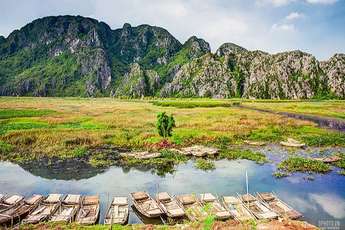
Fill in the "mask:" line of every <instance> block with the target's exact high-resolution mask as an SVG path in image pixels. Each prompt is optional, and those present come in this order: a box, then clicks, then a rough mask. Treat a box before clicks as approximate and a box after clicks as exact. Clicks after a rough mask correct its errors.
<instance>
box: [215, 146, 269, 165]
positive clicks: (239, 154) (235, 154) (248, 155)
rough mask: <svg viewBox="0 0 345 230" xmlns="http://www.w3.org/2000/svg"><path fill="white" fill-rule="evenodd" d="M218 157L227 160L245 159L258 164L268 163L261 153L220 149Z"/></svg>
mask: <svg viewBox="0 0 345 230" xmlns="http://www.w3.org/2000/svg"><path fill="white" fill-rule="evenodd" d="M219 157H220V158H221V159H228V160H237V159H246V160H251V161H255V162H256V163H258V164H264V163H266V162H268V160H267V158H266V156H265V155H264V154H263V153H259V152H253V151H251V150H244V149H234V148H232V149H222V150H221V151H220V155H219Z"/></svg>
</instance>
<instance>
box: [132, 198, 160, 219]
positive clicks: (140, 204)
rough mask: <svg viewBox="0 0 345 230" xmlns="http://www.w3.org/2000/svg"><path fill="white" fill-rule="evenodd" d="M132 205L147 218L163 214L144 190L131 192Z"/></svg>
mask: <svg viewBox="0 0 345 230" xmlns="http://www.w3.org/2000/svg"><path fill="white" fill-rule="evenodd" d="M131 197H132V200H133V205H134V207H135V208H136V209H137V210H138V212H140V213H141V214H142V215H143V216H145V217H147V218H156V217H159V216H160V215H162V214H163V212H162V210H161V209H160V207H159V206H158V204H157V202H156V201H155V200H154V199H152V198H151V197H150V196H149V194H147V193H146V192H133V193H131Z"/></svg>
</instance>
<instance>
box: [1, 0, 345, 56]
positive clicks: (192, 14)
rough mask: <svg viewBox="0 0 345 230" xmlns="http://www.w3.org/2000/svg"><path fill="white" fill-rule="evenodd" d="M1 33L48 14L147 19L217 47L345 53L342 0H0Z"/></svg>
mask: <svg viewBox="0 0 345 230" xmlns="http://www.w3.org/2000/svg"><path fill="white" fill-rule="evenodd" d="M0 3H1V9H0V11H1V13H0V34H1V35H3V36H5V37H7V36H8V34H9V33H10V32H11V31H13V30H14V29H17V28H20V27H22V26H24V25H25V24H27V23H29V22H30V21H32V20H34V19H36V18H39V17H44V16H50V15H64V14H71V15H82V16H88V17H93V18H96V19H98V20H101V21H104V22H106V23H107V24H109V25H110V26H111V27H112V28H113V29H115V28H118V27H122V25H123V24H124V23H125V22H129V23H131V24H132V25H133V26H135V25H139V24H151V25H157V26H161V27H164V28H166V29H167V30H169V32H171V33H172V34H173V35H174V36H175V37H176V38H177V39H179V40H180V41H181V42H184V41H185V40H187V39H188V38H189V37H190V36H192V35H196V36H198V37H201V38H204V39H205V40H206V41H208V42H209V43H210V45H211V48H212V50H213V51H215V50H216V49H217V48H218V47H219V46H220V45H221V44H222V43H225V42H233V43H236V44H239V45H241V46H243V47H245V48H247V49H250V50H255V49H260V50H264V51H267V52H270V53H276V52H282V51H286V50H295V49H300V50H303V51H306V52H309V53H312V54H313V55H315V56H316V57H317V58H318V59H320V60H326V59H328V58H329V57H330V56H332V55H333V54H334V53H345V0H251V1H250V0H242V1H241V0H59V1H55V0H25V1H20V0H0Z"/></svg>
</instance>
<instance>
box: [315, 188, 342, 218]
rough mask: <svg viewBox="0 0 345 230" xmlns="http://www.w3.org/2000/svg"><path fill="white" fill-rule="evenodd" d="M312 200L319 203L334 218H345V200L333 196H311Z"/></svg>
mask: <svg viewBox="0 0 345 230" xmlns="http://www.w3.org/2000/svg"><path fill="white" fill-rule="evenodd" d="M309 196H310V199H311V200H313V201H315V202H316V203H318V204H319V205H320V206H321V207H322V208H323V210H324V211H325V212H327V213H328V214H329V215H331V216H332V217H334V218H337V219H342V218H345V200H344V199H343V198H341V197H339V196H337V195H333V194H310V195H309Z"/></svg>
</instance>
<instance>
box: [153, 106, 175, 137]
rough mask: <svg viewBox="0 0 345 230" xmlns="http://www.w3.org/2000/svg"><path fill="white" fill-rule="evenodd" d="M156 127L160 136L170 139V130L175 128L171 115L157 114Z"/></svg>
mask: <svg viewBox="0 0 345 230" xmlns="http://www.w3.org/2000/svg"><path fill="white" fill-rule="evenodd" d="M156 126H157V130H158V133H159V135H160V136H162V137H164V138H167V137H171V135H172V129H173V128H174V127H175V119H174V117H173V115H170V116H168V115H167V114H166V113H165V112H161V113H158V115H157V125H156Z"/></svg>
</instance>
